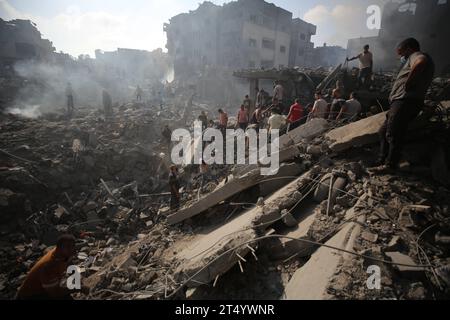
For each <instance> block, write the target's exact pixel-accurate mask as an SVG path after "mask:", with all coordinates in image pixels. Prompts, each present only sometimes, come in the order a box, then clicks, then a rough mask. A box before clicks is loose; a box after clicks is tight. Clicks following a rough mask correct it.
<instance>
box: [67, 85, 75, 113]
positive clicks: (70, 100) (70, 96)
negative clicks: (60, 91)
mask: <svg viewBox="0 0 450 320" xmlns="http://www.w3.org/2000/svg"><path fill="white" fill-rule="evenodd" d="M66 98H67V116H68V117H69V118H71V117H72V116H73V111H74V108H75V106H74V102H73V89H72V84H71V83H70V82H68V83H67V87H66Z"/></svg>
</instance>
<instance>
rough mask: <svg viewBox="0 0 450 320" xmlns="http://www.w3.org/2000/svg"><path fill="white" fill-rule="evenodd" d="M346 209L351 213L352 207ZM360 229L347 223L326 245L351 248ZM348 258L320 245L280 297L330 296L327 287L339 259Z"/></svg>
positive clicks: (298, 298) (317, 297)
mask: <svg viewBox="0 0 450 320" xmlns="http://www.w3.org/2000/svg"><path fill="white" fill-rule="evenodd" d="M349 211H351V213H349V212H348V216H352V215H354V212H353V209H350V210H349ZM358 221H359V222H364V221H365V215H361V216H360V217H359V218H358ZM360 232H361V226H360V225H359V224H358V223H355V222H349V223H347V224H346V225H344V226H343V227H342V229H341V230H340V231H339V232H338V233H337V234H336V235H334V236H333V237H332V238H331V239H330V240H329V241H327V242H326V245H328V246H333V247H337V248H342V249H346V250H350V251H353V245H354V241H355V239H356V237H357V236H358V235H359V233H360ZM348 258H349V257H348V255H346V254H344V253H342V252H341V251H337V250H334V249H330V248H327V247H320V248H319V249H318V250H317V251H316V252H315V253H314V254H313V255H312V256H311V258H310V259H309V260H308V262H307V263H306V264H305V265H304V266H302V267H301V268H300V269H298V270H297V271H296V272H295V273H294V275H293V276H292V278H291V280H290V281H289V283H288V284H287V286H286V288H285V291H284V294H283V299H285V300H324V299H328V298H331V296H330V295H329V294H328V292H327V287H328V286H329V284H330V282H331V281H332V279H333V276H334V275H335V272H336V270H337V268H338V266H340V265H341V264H342V261H343V259H348Z"/></svg>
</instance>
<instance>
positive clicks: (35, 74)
mask: <svg viewBox="0 0 450 320" xmlns="http://www.w3.org/2000/svg"><path fill="white" fill-rule="evenodd" d="M14 69H15V72H16V73H17V75H18V76H20V77H22V78H24V79H25V83H24V86H23V87H22V88H21V89H20V90H19V92H18V94H17V96H16V99H15V101H14V103H13V106H12V107H11V108H9V109H8V110H7V112H10V113H16V114H21V115H23V116H26V117H37V116H39V115H41V114H43V113H49V112H57V111H60V110H63V109H65V108H66V94H65V90H66V87H67V83H68V82H70V83H71V85H72V88H73V91H74V100H75V104H76V105H83V106H97V105H99V104H100V102H101V101H100V93H101V89H102V86H101V85H100V84H99V83H98V82H97V81H96V80H95V79H94V77H93V75H92V74H90V72H89V70H84V69H82V68H71V69H69V68H64V67H62V66H59V65H55V64H50V63H44V62H36V61H32V60H26V61H20V62H17V63H16V64H15V66H14Z"/></svg>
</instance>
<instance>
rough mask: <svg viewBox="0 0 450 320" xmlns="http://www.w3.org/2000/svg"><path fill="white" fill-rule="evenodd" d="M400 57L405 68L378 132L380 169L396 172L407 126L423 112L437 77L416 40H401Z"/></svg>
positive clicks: (401, 72) (426, 55)
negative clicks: (428, 92)
mask: <svg viewBox="0 0 450 320" xmlns="http://www.w3.org/2000/svg"><path fill="white" fill-rule="evenodd" d="M397 54H398V55H399V56H400V57H401V61H402V64H403V65H402V68H401V69H400V71H399V73H398V75H397V79H396V80H395V82H394V85H393V87H392V90H391V93H390V96H389V100H390V102H391V108H390V110H389V111H388V113H387V115H386V121H385V122H384V124H383V126H382V127H381V129H380V131H379V137H380V157H379V164H381V167H379V169H396V167H397V165H398V162H399V160H400V152H401V149H402V146H403V138H404V136H405V134H406V130H407V129H408V124H409V123H411V121H413V120H414V119H415V118H416V117H417V116H418V114H419V113H420V111H421V109H422V107H423V105H424V100H425V95H426V93H427V91H428V88H429V87H430V85H431V82H432V80H433V76H434V69H435V67H434V62H433V60H432V58H431V57H430V56H429V55H428V54H426V53H423V52H421V51H420V44H419V42H418V41H417V40H416V39H414V38H408V39H406V40H404V41H402V42H401V43H400V44H399V45H398V46H397Z"/></svg>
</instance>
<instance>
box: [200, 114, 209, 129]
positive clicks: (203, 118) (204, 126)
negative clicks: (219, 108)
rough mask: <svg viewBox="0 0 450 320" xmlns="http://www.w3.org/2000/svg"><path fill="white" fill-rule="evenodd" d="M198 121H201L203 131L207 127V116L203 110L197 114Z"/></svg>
mask: <svg viewBox="0 0 450 320" xmlns="http://www.w3.org/2000/svg"><path fill="white" fill-rule="evenodd" d="M198 121H200V122H201V123H202V130H203V131H204V130H205V129H206V128H207V127H208V117H207V116H206V113H205V111H202V112H201V113H200V115H199V116H198Z"/></svg>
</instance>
